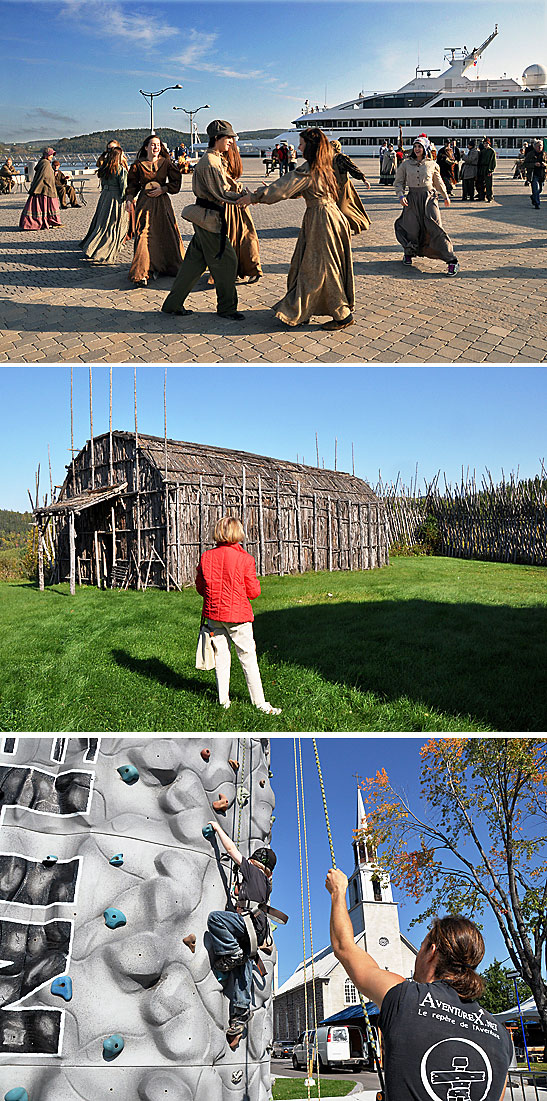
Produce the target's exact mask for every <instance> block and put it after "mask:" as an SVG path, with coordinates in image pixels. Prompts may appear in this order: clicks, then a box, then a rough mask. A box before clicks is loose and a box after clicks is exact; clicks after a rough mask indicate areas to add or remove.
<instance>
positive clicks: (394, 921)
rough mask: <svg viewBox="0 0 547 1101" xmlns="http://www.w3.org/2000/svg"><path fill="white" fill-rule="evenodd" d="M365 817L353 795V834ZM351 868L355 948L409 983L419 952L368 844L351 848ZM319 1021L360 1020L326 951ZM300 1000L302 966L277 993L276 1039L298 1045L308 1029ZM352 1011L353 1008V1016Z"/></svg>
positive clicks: (318, 960) (320, 957)
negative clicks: (401, 923) (335, 1017)
mask: <svg viewBox="0 0 547 1101" xmlns="http://www.w3.org/2000/svg"><path fill="white" fill-rule="evenodd" d="M366 824H367V820H366V816H365V810H364V807H363V800H362V797H361V791H360V790H358V792H357V827H356V828H357V830H363V829H366ZM353 854H354V861H355V867H354V869H353V872H352V874H351V876H350V877H349V884H348V910H349V914H350V917H351V923H352V925H353V933H354V937H355V943H356V944H358V945H360V946H361V947H362V948H364V949H365V951H367V952H369V953H370V955H371V956H373V957H374V959H375V960H376V961H377V963H378V964H379V965H380V967H385V969H386V970H387V971H395V972H396V973H397V974H398V975H403V976H404V978H409V979H410V978H412V974H413V972H414V961H415V959H416V955H417V952H418V949H417V948H415V947H414V945H413V944H411V942H410V941H409V940H407V938H406V937H404V936H403V934H402V933H401V930H400V928H399V914H398V909H397V903H395V902H394V901H393V894H392V890H391V883H390V882H389V877H387V878H386V877H385V876H384V877H383V879H382V881H380V880H379V878H378V873H377V870H376V869H377V865H376V859H375V853H374V851H373V849H372V847H371V846H370V845H369V844H365V843H364V842H362V841H354V842H353ZM313 966H314V972H315V998H316V1004H317V1020H318V1022H319V1021H324V1020H327V1019H329V1018H331V1017H332V1016H333V1015H334V1014H343V1017H344V1018H345V1017H346V1016H347V1017H348V1019H351V1018H353V1019H356V1018H358V1017H359V1016H360V1015H361V1014H362V1011H361V1007H360V1005H359V995H358V993H357V990H356V989H355V986H354V985H353V983H352V981H351V979H349V978H348V977H347V975H346V972H345V971H344V968H343V967H342V964H341V963H339V962H338V960H337V959H336V957H335V955H334V952H333V951H332V949H331V947H330V945H328V947H327V948H322V949H320V951H319V952H315V953H314V956H313ZM311 968H312V959H311V957H310V958H309V959H307V960H306V985H307V988H308V1027H313V998H312V990H311V984H312V970H311ZM304 1005H305V999H304V964H303V963H301V964H299V966H298V967H297V968H296V971H295V972H294V974H292V975H291V976H290V978H288V979H287V980H286V981H285V982H284V983H283V985H282V986H280V987H279V989H278V991H277V994H276V996H275V1000H274V1036H275V1037H278V1038H280V1039H281V1038H283V1039H296V1038H297V1037H298V1036H299V1035H300V1033H301V1032H303V1030H304V1029H305V1027H306V1020H305V1008H304ZM352 1007H355V1008H354V1009H353V1010H352Z"/></svg>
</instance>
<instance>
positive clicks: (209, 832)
mask: <svg viewBox="0 0 547 1101" xmlns="http://www.w3.org/2000/svg"><path fill="white" fill-rule="evenodd" d="M201 832H202V834H203V836H204V837H205V839H206V840H207V841H208V840H209V838H210V837H212V836H213V834H214V832H215V831H214V829H213V827H212V826H210V825H209V823H207V825H206V826H204V827H203V829H202V831H201Z"/></svg>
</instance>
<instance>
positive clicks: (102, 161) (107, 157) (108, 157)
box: [97, 143, 127, 180]
mask: <svg viewBox="0 0 547 1101" xmlns="http://www.w3.org/2000/svg"><path fill="white" fill-rule="evenodd" d="M109 144H110V147H109V148H108V149H105V151H104V153H101V156H100V157H99V160H98V161H97V164H98V167H99V171H98V172H97V176H98V177H99V179H100V180H102V179H103V178H104V176H113V175H114V173H115V172H117V171H118V169H119V168H120V167H121V168H125V169H127V160H126V156H125V153H124V151H123V149H122V147H121V145H113V144H112V143H109Z"/></svg>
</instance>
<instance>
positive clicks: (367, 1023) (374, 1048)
mask: <svg viewBox="0 0 547 1101" xmlns="http://www.w3.org/2000/svg"><path fill="white" fill-rule="evenodd" d="M312 742H313V750H314V753H315V763H316V765H317V774H318V776H319V786H320V788H321V797H322V799H323V810H324V812H325V824H326V827H327V837H328V839H329V848H330V858H331V861H332V867H333V868H336V860H335V856H334V845H333V843H332V835H331V832H330V823H329V812H328V810H327V799H326V795H325V787H324V784H323V775H322V772H321V764H320V761H319V752H318V749H317V740H316V739H315V738H312ZM357 993H358V994H359V1001H360V1003H361V1009H362V1011H363V1017H364V1018H365V1028H366V1032H367V1040H368V1042H369V1044H370V1046H371V1048H372V1054H373V1056H374V1063H375V1066H376V1072H377V1074H378V1078H379V1081H380V1090H381V1092H382V1094H383V1097H384V1098H385V1096H386V1092H385V1084H384V1073H383V1070H382V1066H381V1063H380V1053H379V1051H378V1048H377V1045H376V1038H375V1036H374V1033H373V1031H372V1025H371V1023H370V1017H369V1015H368V1012H367V1005H366V1002H365V999H364V997H363V995H362V994H361V991H360V990H358V991H357Z"/></svg>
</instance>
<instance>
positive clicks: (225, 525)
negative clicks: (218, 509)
mask: <svg viewBox="0 0 547 1101" xmlns="http://www.w3.org/2000/svg"><path fill="white" fill-rule="evenodd" d="M244 538H245V532H244V530H243V524H242V523H241V522H240V521H239V520H238V518H237V516H221V518H220V520H217V522H216V524H215V543H241V542H242V540H243V539H244Z"/></svg>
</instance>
